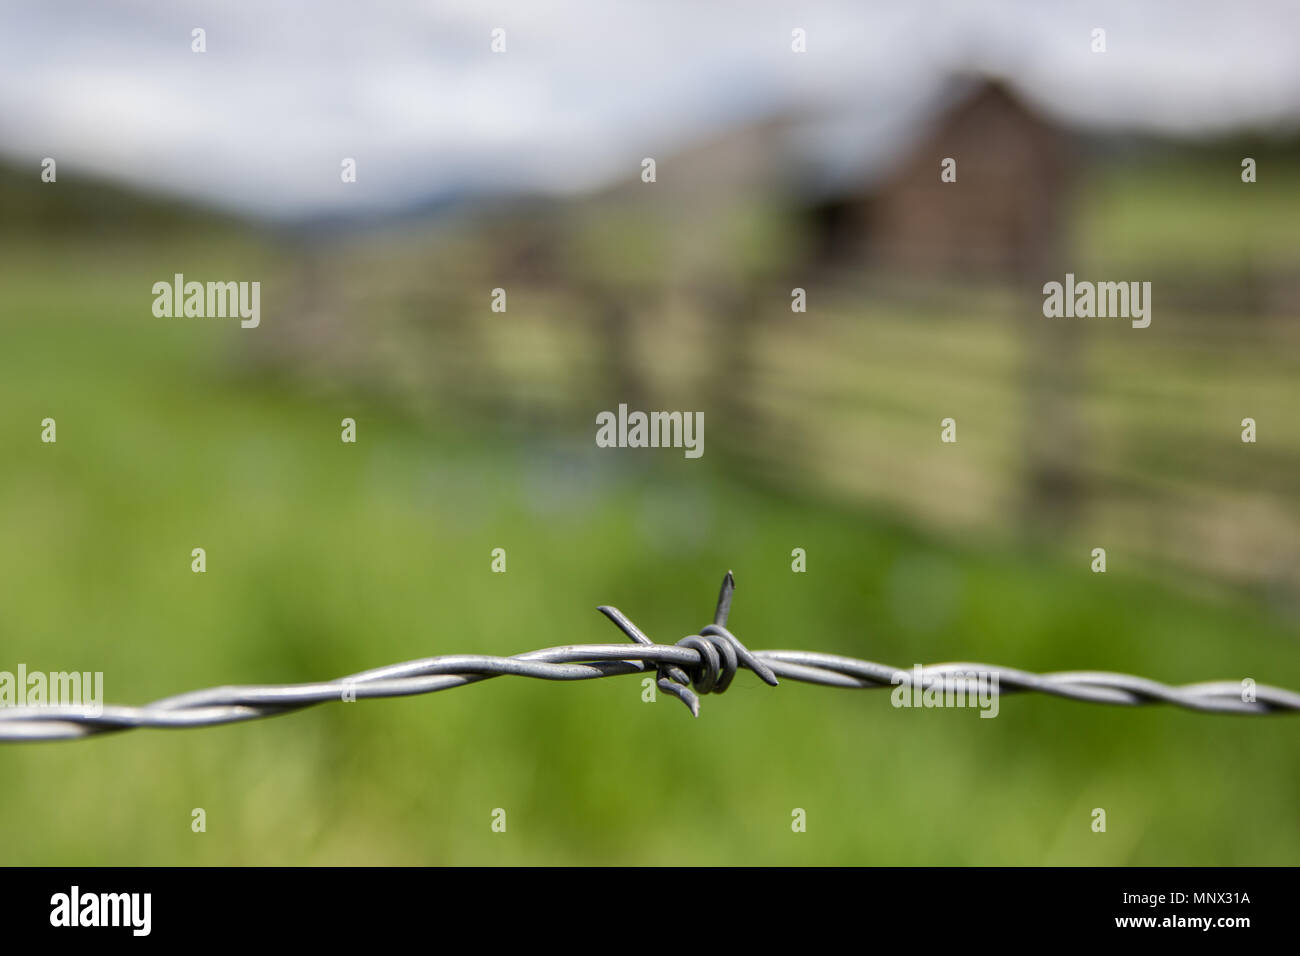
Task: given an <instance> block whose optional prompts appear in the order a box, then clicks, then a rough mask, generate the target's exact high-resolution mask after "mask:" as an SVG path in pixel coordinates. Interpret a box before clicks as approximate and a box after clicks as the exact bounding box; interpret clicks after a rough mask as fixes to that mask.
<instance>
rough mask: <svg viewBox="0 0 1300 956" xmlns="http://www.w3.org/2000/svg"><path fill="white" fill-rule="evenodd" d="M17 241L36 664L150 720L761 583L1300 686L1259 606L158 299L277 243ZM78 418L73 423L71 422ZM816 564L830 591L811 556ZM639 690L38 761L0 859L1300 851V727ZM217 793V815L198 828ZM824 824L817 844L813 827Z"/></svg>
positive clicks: (849, 604) (884, 860)
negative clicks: (200, 561)
mask: <svg viewBox="0 0 1300 956" xmlns="http://www.w3.org/2000/svg"><path fill="white" fill-rule="evenodd" d="M0 252H2V253H3V255H4V260H3V261H5V263H6V267H7V273H8V275H7V277H6V284H5V289H6V296H5V301H4V304H3V306H2V308H3V310H4V311H3V314H2V316H0V317H2V322H3V340H4V348H3V349H2V350H0V400H2V401H3V403H4V408H5V415H4V416H2V417H0V448H3V449H4V466H3V468H0V542H3V545H2V546H0V581H3V598H2V600H3V604H2V607H3V611H2V612H0V648H3V657H0V668H3V669H10V670H12V669H14V668H15V667H16V666H17V664H18V663H19V662H24V663H26V664H27V666H28V667H29V668H30V669H33V670H36V669H42V670H61V669H74V668H75V669H84V670H102V671H104V672H105V687H106V694H107V696H108V698H109V699H110V700H111V701H114V702H123V703H138V702H144V701H147V700H151V699H154V698H156V697H160V696H164V695H168V694H172V693H176V692H180V691H183V690H187V689H192V688H197V687H202V686H209V685H217V684H222V683H240V682H281V681H286V682H287V681H299V680H313V679H320V678H331V677H335V676H338V675H341V674H344V673H350V672H353V671H357V670H360V669H363V668H367V667H371V666H375V665H379V664H383V663H388V662H392V661H398V660H406V659H410V658H415V657H422V656H426V655H433V654H443V653H458V652H467V653H471V652H483V653H496V654H511V653H517V652H519V651H523V650H528V649H532V648H536V647H543V646H549V645H554V644H561V643H569V642H589V641H616V640H618V639H619V637H620V636H619V635H618V634H617V633H616V632H615V631H614V629H613V628H611V627H610V626H609V625H608V624H607V623H606V622H605V621H604V620H603V619H601V618H600V617H599V615H597V614H596V612H595V610H594V607H595V605H596V604H599V603H613V604H616V605H618V606H619V607H621V608H622V609H623V610H625V611H626V612H627V613H629V614H630V615H631V616H632V617H633V619H634V620H636V621H637V622H638V623H639V624H640V625H641V626H642V627H643V628H644V629H646V630H647V632H648V633H650V634H651V635H653V636H655V637H656V638H658V639H660V640H664V641H670V642H671V641H674V640H676V639H678V638H680V637H681V636H683V635H685V634H687V633H690V632H693V631H694V630H695V629H697V628H698V627H699V626H701V625H702V624H704V623H706V622H707V620H708V619H709V615H710V614H711V610H712V602H713V599H714V596H715V594H716V588H717V583H718V580H719V578H720V576H721V574H722V573H723V572H724V571H725V570H727V569H728V568H733V569H734V570H735V572H736V574H737V578H738V581H739V591H738V594H737V597H736V603H735V607H734V611H733V616H732V622H731V623H732V625H733V629H734V630H735V631H736V633H737V634H738V635H739V636H740V637H741V639H742V640H745V641H746V642H747V643H748V644H749V645H750V646H752V647H769V648H770V647H801V648H811V649H819V650H826V651H832V652H841V653H848V654H855V655H859V656H864V657H868V658H872V659H876V660H882V661H887V662H890V663H895V664H899V665H911V664H912V663H915V662H932V661H941V660H980V661H987V662H990V663H1005V664H1009V665H1014V666H1020V667H1024V668H1028V669H1072V668H1098V669H1116V670H1129V671H1134V672H1137V673H1141V674H1145V675H1148V676H1151V677H1155V678H1159V679H1163V680H1167V681H1172V682H1184V681H1194V680H1200V679H1209V678H1226V679H1235V678H1239V677H1245V676H1250V677H1254V678H1255V679H1256V680H1258V681H1262V682H1270V683H1278V684H1282V685H1284V686H1292V687H1295V686H1300V660H1297V656H1296V653H1295V650H1296V643H1295V624H1294V622H1292V621H1287V620H1282V619H1280V618H1277V617H1275V616H1273V615H1271V614H1270V613H1269V612H1268V611H1267V610H1266V609H1264V608H1263V607H1262V606H1261V605H1260V604H1259V603H1258V602H1257V601H1255V600H1252V599H1250V598H1249V597H1248V596H1246V595H1238V596H1235V597H1226V598H1221V599H1216V600H1213V601H1211V600H1210V599H1208V598H1201V597H1197V596H1195V595H1189V594H1188V593H1187V592H1186V589H1183V590H1180V591H1177V592H1175V591H1172V590H1169V589H1168V588H1167V587H1165V586H1164V585H1162V584H1160V583H1159V582H1157V581H1155V580H1153V579H1147V578H1143V577H1141V576H1139V575H1138V574H1137V573H1135V569H1133V568H1132V567H1129V566H1125V564H1124V562H1122V561H1114V560H1113V561H1112V570H1111V572H1110V573H1108V574H1107V575H1104V576H1101V575H1093V574H1090V573H1089V572H1088V570H1087V564H1086V562H1084V561H1082V560H1076V561H1072V562H1070V563H1068V564H1065V563H1062V562H1060V561H1058V560H1056V559H1053V558H1051V557H1049V556H1044V555H1040V554H1035V553H1032V552H1026V551H1023V550H1011V549H1010V548H1005V549H999V548H997V547H996V546H992V545H990V544H989V543H988V541H987V539H985V538H984V537H977V536H975V535H974V534H970V535H969V536H967V537H963V533H962V532H956V533H954V534H950V535H948V536H946V537H944V538H938V537H932V536H927V535H924V534H922V533H919V532H917V531H914V530H910V529H909V528H908V527H907V526H906V525H904V524H902V523H900V522H899V521H898V520H897V519H895V518H894V517H892V516H891V515H889V514H887V513H881V512H877V511H872V510H870V509H865V508H850V507H836V506H832V505H828V504H823V503H819V502H818V501H816V500H812V499H811V498H804V497H799V496H796V495H793V494H784V495H783V494H778V493H775V492H772V491H764V490H759V489H758V488H756V487H755V486H753V485H751V484H749V483H745V482H743V481H741V480H739V479H737V478H736V477H734V476H730V475H728V474H726V473H723V472H722V471H720V470H718V469H716V468H715V466H714V465H713V464H712V463H711V462H710V459H709V458H707V457H706V458H705V459H703V460H701V461H698V462H692V461H686V460H685V459H682V458H679V457H676V456H673V455H664V456H653V455H651V454H646V455H642V456H636V455H633V454H631V453H628V454H626V455H611V454H610V453H608V452H602V451H600V450H598V449H596V448H595V447H594V446H593V444H592V443H591V441H590V436H589V435H586V434H583V435H579V436H577V437H574V438H571V439H570V438H564V437H562V436H554V437H550V438H547V439H536V440H534V441H530V442H528V443H521V442H519V441H517V440H507V439H506V438H505V437H504V436H502V435H501V434H499V433H497V432H496V431H494V430H492V429H491V428H489V427H487V426H481V427H480V426H476V424H475V423H474V422H462V421H455V420H448V419H440V420H436V421H431V420H428V419H413V418H410V417H407V416H405V415H403V414H402V413H401V412H400V411H397V410H395V409H394V408H392V407H390V406H388V405H386V404H385V403H384V402H382V401H380V400H378V399H377V398H376V397H375V396H374V395H373V394H369V393H365V392H361V391H355V392H353V391H349V390H348V389H347V388H343V389H337V388H336V389H325V388H322V389H318V390H314V391H313V390H308V389H303V388H298V387H290V386H287V385H285V384H284V383H283V382H281V381H279V380H278V379H272V378H263V377H261V376H260V374H259V373H258V372H257V371H256V370H250V371H245V372H242V373H241V372H239V371H237V369H238V368H239V367H240V366H239V365H238V364H237V363H234V362H232V361H230V358H231V356H232V355H233V354H234V353H236V352H237V350H238V348H239V346H240V345H241V344H242V343H241V341H240V337H241V336H247V335H250V334H256V333H254V332H250V331H245V330H241V329H239V328H238V326H237V325H236V324H234V323H222V322H220V321H216V322H209V321H205V320H181V321H178V320H171V321H168V320H158V319H154V318H153V317H152V316H151V315H150V314H149V310H148V303H149V298H148V296H147V295H146V292H147V290H148V289H149V287H150V285H151V283H152V282H153V281H154V280H156V279H157V278H159V277H160V276H165V275H168V274H170V272H171V271H186V272H193V273H195V274H197V273H198V272H199V271H202V272H203V273H204V274H205V275H207V274H211V275H239V276H249V277H254V278H256V277H261V278H264V279H269V278H271V276H272V275H274V270H275V269H276V268H277V267H278V266H277V263H276V261H275V256H274V254H273V252H272V251H270V249H269V248H268V247H266V246H262V245H258V244H256V243H244V242H235V241H231V242H223V243H216V244H214V243H212V242H209V241H200V240H195V241H194V244H193V245H192V246H186V245H185V244H184V242H183V241H181V240H176V241H173V242H171V243H169V244H167V245H166V246H165V247H162V246H156V245H155V246H150V245H148V244H147V243H132V242H124V243H119V244H115V245H111V246H109V247H107V248H106V247H105V246H103V245H102V244H97V245H95V246H88V245H77V244H74V243H64V244H54V243H47V244H44V245H42V246H41V247H40V248H36V247H33V246H30V245H25V244H19V243H13V244H7V245H6V246H5V248H4V249H3V250H0ZM173 262H175V263H176V265H175V268H174V269H173V266H172V263H173ZM200 266H202V269H200ZM267 321H274V319H272V318H270V317H269V316H268V317H267V318H265V319H264V322H267ZM46 416H53V417H55V418H56V419H57V420H58V429H59V432H58V434H59V440H58V443H57V444H56V445H43V444H41V443H40V441H39V423H40V421H41V419H42V418H44V417H46ZM344 416H352V417H355V418H356V419H357V420H358V423H359V442H358V444H357V445H355V446H349V445H344V444H342V443H341V442H340V441H339V437H338V423H339V420H340V419H341V418H343V417H344ZM199 546H201V547H204V548H206V549H207V554H208V571H207V573H206V574H203V575H196V574H193V573H191V571H190V550H191V548H194V547H199ZM494 547H504V548H506V550H507V553H508V562H509V563H508V567H509V570H508V572H507V573H506V574H504V575H501V574H492V573H490V572H489V560H490V558H489V555H490V551H491V549H492V548H494ZM794 547H802V548H805V549H806V550H807V553H808V573H806V574H793V573H791V571H790V564H789V562H790V550H791V549H792V548H794ZM640 691H641V688H640V684H639V682H638V681H637V680H636V679H635V678H625V679H621V680H608V681H602V682H593V683H588V684H568V685H555V684H547V683H541V682H529V681H523V680H510V679H501V680H496V681H491V682H487V683H485V684H482V685H478V686H475V687H470V688H465V689H463V690H458V691H455V692H451V693H445V694H438V695H434V696H430V697H422V698H413V699H403V700H391V701H370V702H362V703H358V704H341V703H340V704H333V705H328V706H322V707H317V708H313V709H309V710H307V711H303V712H300V713H297V714H293V715H289V716H286V717H280V718H276V719H272V720H267V721H261V722H255V723H250V724H243V725H236V726H230V727H223V728H214V729H208V730H198V731H189V732H176V733H167V732H154V731H145V732H135V733H129V734H123V735H118V736H109V737H104V738H102V739H98V740H92V741H84V742H70V743H60V744H49V745H37V746H5V747H3V748H0V781H3V786H0V863H5V864H42V865H44V864H92V865H94V864H190V863H194V864H250V863H262V864H281V863H283V864H297V863H309V864H344V863H356V864H365V863H395V864H423V863H522V864H543V863H560V864H567V863H648V864H669V863H720V864H744V863H755V864H762V863H795V864H800V863H879V864H925V863H958V864H962V863H981V864H1064V863H1074V864H1209V863H1216V864H1247V863H1251V864H1262V863H1268V864H1295V863H1297V862H1300V834H1298V833H1297V829H1296V826H1295V819H1294V808H1295V806H1296V802H1297V798H1298V797H1300V762H1298V761H1297V760H1296V758H1295V745H1294V742H1295V739H1296V733H1297V728H1298V726H1300V725H1297V724H1296V722H1295V720H1293V719H1290V720H1289V719H1287V718H1277V719H1266V720H1246V719H1226V718H1210V717H1205V716H1201V715H1196V714H1191V713H1185V712H1181V711H1175V710H1171V709H1164V708H1150V709H1143V710H1126V709H1111V708H1103V707H1093V706H1086V705H1082V704H1076V703H1071V702H1066V701H1058V700H1050V699H1040V698H1036V697H1023V698H1021V697H1017V698H1008V699H1007V700H1005V701H1003V703H1002V709H1001V713H1000V715H999V717H998V718H997V719H995V720H981V719H978V718H977V717H976V715H975V714H974V713H972V712H968V711H927V712H920V713H918V712H913V711H899V710H894V709H893V708H891V707H890V706H889V702H888V697H887V695H885V694H883V693H879V692H875V693H867V692H862V693H858V692H848V691H837V690H831V689H825V688H814V687H806V686H802V685H795V684H785V685H783V686H781V687H780V688H777V689H771V688H767V687H764V686H762V685H760V684H759V683H758V682H757V681H756V680H754V679H753V678H752V677H750V676H747V675H742V676H741V677H740V678H739V679H738V681H737V683H736V685H735V686H733V688H732V689H731V690H730V691H729V692H728V693H727V694H726V695H725V696H722V697H708V698H705V700H704V702H703V712H702V716H701V718H700V719H699V720H698V721H694V720H692V719H691V718H690V717H689V716H688V715H687V714H686V712H685V710H684V709H683V708H681V707H680V705H678V704H676V702H674V701H671V700H666V699H663V698H661V699H660V701H659V702H657V703H655V704H653V705H651V704H645V703H642V701H641V699H640ZM195 807H202V808H204V809H205V810H206V812H207V832H206V833H202V834H196V833H193V832H191V830H190V820H191V816H190V814H191V809H192V808H195ZM497 807H502V808H505V809H506V811H507V814H508V830H507V832H506V833H504V834H500V833H493V832H492V831H491V829H490V823H491V812H492V810H493V809H494V808H497ZM795 807H801V808H804V809H805V810H806V811H807V812H808V830H807V832H806V833H802V834H795V833H792V832H791V829H790V818H791V817H790V815H791V811H792V809H793V808H795ZM1093 807H1103V808H1105V809H1106V811H1107V814H1108V830H1107V832H1106V833H1105V834H1095V833H1093V832H1091V829H1090V823H1091V810H1092V808H1093Z"/></svg>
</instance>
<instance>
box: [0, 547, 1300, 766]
mask: <svg viewBox="0 0 1300 956" xmlns="http://www.w3.org/2000/svg"><path fill="white" fill-rule="evenodd" d="M734 590H735V579H734V578H733V577H732V575H731V572H727V576H726V577H725V578H724V579H723V582H722V590H721V592H720V593H719V595H718V605H717V610H716V611H715V613H714V618H713V623H712V624H710V625H708V626H706V627H704V628H701V629H700V631H699V633H698V634H692V635H689V636H687V637H684V638H682V639H681V640H680V641H678V642H677V643H676V644H656V643H655V642H654V641H652V640H651V639H650V638H649V637H648V636H646V634H645V633H644V632H642V631H641V629H640V628H638V627H637V626H636V625H635V624H633V623H632V621H631V620H629V619H628V618H627V617H626V615H624V614H623V613H622V612H621V611H619V610H618V609H617V608H614V607H610V606H601V607H600V608H599V610H600V612H601V613H602V614H604V615H605V616H606V617H608V618H609V619H610V620H611V621H612V622H613V623H614V624H615V625H616V626H617V627H618V628H619V629H620V630H621V631H622V632H623V633H624V634H625V635H627V636H628V637H629V638H630V639H631V640H632V641H633V646H631V647H629V646H628V645H626V644H570V645H565V646H562V647H548V648H543V649H541V650H536V651H529V652H527V653H524V654H516V655H514V656H513V657H493V656H490V655H482V654H453V655H445V656H441V657H429V658H424V659H421V660H413V661H406V662H404V663H400V664H390V665H387V666H385V667H377V668H374V669H372V670H367V671H361V672H360V673H357V674H351V675H349V676H347V677H341V678H338V679H337V680H332V681H323V682H318V683H305V684H268V685H246V686H227V687H212V688H208V689H206V690H197V691H191V692H189V693H185V694H178V695H176V696H173V697H166V698H163V699H162V700H157V701H154V702H153V703H151V704H146V705H144V706H143V707H123V706H117V705H111V706H104V707H103V708H102V709H98V710H91V709H88V708H85V707H77V706H69V705H33V706H23V707H0V742H6V741H39V740H69V739H76V738H81V737H89V736H95V735H98V734H104V733H112V732H117V731H122V730H131V729H138V728H144V727H152V728H185V727H210V726H214V725H217V724H231V723H238V722H240V721H245V720H256V719H258V718H262V717H274V716H277V715H279V714H285V713H289V712H291V711H295V710H299V709H301V708H304V707H310V706H312V705H314V704H319V703H324V702H326V701H340V700H342V701H355V700H362V699H368V698H375V697H409V696H413V695H416V694H431V693H434V692H436V691H441V690H448V689H450V688H453V687H463V686H464V685H466V684H473V683H477V682H479V681H483V680H488V679H491V678H493V677H502V676H507V675H509V676H515V677H532V678H536V679H539V680H553V681H575V680H594V679H599V678H603V677H615V676H619V675H623V674H642V673H647V672H653V673H654V674H655V675H656V683H657V685H658V687H659V688H660V689H662V690H663V691H665V692H666V693H668V694H671V695H672V696H674V697H677V698H678V699H680V700H681V701H682V702H683V703H685V704H686V706H687V707H688V708H689V709H690V711H691V713H692V714H693V715H695V716H697V717H698V716H699V698H700V696H702V695H704V694H710V693H712V694H721V693H723V692H724V691H725V690H726V689H727V688H728V687H729V686H730V685H731V682H732V680H733V679H734V678H735V676H736V673H737V671H738V670H740V668H742V667H743V668H745V669H747V670H750V671H753V672H754V673H755V674H756V675H758V677H759V678H760V679H761V680H762V681H763V682H764V683H767V684H769V685H771V686H776V685H777V681H778V678H783V679H786V680H794V681H800V682H803V683H807V684H819V685H822V686H826V687H844V688H852V689H860V690H878V689H882V688H897V687H898V686H900V685H902V686H906V687H915V686H918V682H919V684H920V686H922V687H925V688H929V689H931V690H935V691H939V692H942V693H945V694H946V693H948V692H954V693H961V692H963V691H967V690H969V688H970V684H969V681H970V679H971V677H972V675H978V678H979V679H980V680H982V681H983V684H982V685H981V686H982V690H983V691H987V692H988V693H990V694H991V695H992V696H1001V695H1007V694H1015V693H1024V692H1035V693H1040V694H1049V695H1051V696H1053V697H1065V698H1068V699H1070V700H1079V701H1085V702H1088V703H1094V704H1115V705H1122V706H1140V705H1144V704H1172V705H1174V706H1176V707H1182V708H1185V709H1187V710H1196V711H1203V712H1208V713H1217V714H1256V715H1258V714H1271V713H1280V712H1290V713H1294V712H1298V711H1300V693H1296V692H1295V691H1291V690H1286V689H1284V688H1280V687H1272V686H1269V685H1267V684H1259V685H1255V686H1254V688H1253V694H1252V695H1251V696H1252V697H1253V699H1251V700H1247V699H1244V697H1245V695H1243V693H1242V683H1241V682H1240V681H1210V682H1205V683H1197V684H1184V685H1182V686H1172V685H1169V684H1162V683H1160V682H1159V681H1154V680H1150V679H1148V678H1145V677H1138V676H1136V675H1133V674H1117V673H1110V672H1106V671H1067V672H1058V673H1050V674H1034V673H1030V672H1028V671H1022V670H1017V669H1015V668H1010V667H995V666H990V665H987V664H974V663H950V664H932V665H928V666H926V667H923V668H916V669H911V670H904V669H902V668H897V667H891V666H890V665H888V664H878V663H875V662H874V661H865V660H860V659H858V658H854V657H842V656H840V655H837V654H823V653H819V652H817V651H799V650H770V651H750V650H749V649H748V648H746V647H745V646H744V645H743V644H742V643H741V642H740V641H739V640H738V639H737V638H736V636H735V635H734V634H732V633H731V632H730V631H729V630H727V628H726V621H727V615H728V613H729V611H730V607H731V597H732V594H733V592H734Z"/></svg>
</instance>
